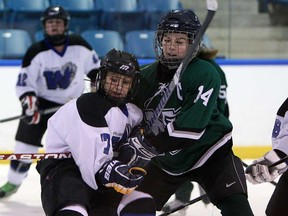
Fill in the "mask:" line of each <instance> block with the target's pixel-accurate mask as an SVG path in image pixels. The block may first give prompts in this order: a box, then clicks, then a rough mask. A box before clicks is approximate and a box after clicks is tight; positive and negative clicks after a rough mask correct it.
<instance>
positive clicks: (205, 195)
mask: <svg viewBox="0 0 288 216" xmlns="http://www.w3.org/2000/svg"><path fill="white" fill-rule="evenodd" d="M206 197H207V194H203V195H201V196H199V197H197V198H195V199H192V200H190V201H189V202H187V203H183V204H182V205H179V206H176V207H175V208H172V209H170V210H169V211H168V212H165V213H162V214H160V215H159V216H166V215H170V214H172V213H174V212H176V211H179V210H181V209H183V208H185V207H186V206H188V205H192V204H194V203H196V202H198V201H200V200H202V199H205V198H206Z"/></svg>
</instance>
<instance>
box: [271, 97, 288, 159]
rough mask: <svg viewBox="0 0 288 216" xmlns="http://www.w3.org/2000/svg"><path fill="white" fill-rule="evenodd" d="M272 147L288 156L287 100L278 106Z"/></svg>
mask: <svg viewBox="0 0 288 216" xmlns="http://www.w3.org/2000/svg"><path fill="white" fill-rule="evenodd" d="M272 147H273V149H278V150H280V151H282V152H284V153H285V154H287V155H288V98H287V99H286V100H285V101H284V103H283V104H282V105H281V106H280V108H279V109H278V112H277V115H276V119H275V124H274V128H273V132H272Z"/></svg>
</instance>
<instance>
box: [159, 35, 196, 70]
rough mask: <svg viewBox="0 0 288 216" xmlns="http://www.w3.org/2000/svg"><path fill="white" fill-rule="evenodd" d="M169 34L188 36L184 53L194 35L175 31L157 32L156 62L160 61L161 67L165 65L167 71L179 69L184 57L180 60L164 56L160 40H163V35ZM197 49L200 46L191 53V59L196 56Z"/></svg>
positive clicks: (192, 40)
mask: <svg viewBox="0 0 288 216" xmlns="http://www.w3.org/2000/svg"><path fill="white" fill-rule="evenodd" d="M171 33H180V34H186V35H188V39H189V45H188V48H187V50H186V53H187V51H188V49H190V47H191V45H192V43H193V42H194V40H195V35H194V34H191V33H189V32H184V31H175V30H158V31H157V32H156V33H155V36H154V52H155V56H156V59H157V60H158V61H160V62H161V63H162V64H163V65H165V66H166V67H167V68H168V69H170V70H173V69H177V68H178V67H179V65H180V64H181V62H182V60H183V59H184V57H182V58H167V57H165V56H164V51H163V46H162V40H163V37H164V34H165V35H167V34H171ZM199 48H200V44H198V46H197V48H196V50H195V52H194V53H193V58H194V57H195V56H196V55H197V53H198V51H199ZM178 55H179V54H178Z"/></svg>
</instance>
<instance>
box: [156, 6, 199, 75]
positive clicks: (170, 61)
mask: <svg viewBox="0 0 288 216" xmlns="http://www.w3.org/2000/svg"><path fill="white" fill-rule="evenodd" d="M200 28H201V24H200V21H199V18H198V17H197V16H196V14H195V13H194V12H193V11H191V10H172V11H170V12H168V13H167V14H166V15H165V16H164V17H163V18H162V20H161V21H160V23H159V24H158V25H157V31H156V32H155V37H154V51H155V54H156V58H157V60H159V61H160V62H161V63H162V64H163V65H165V66H166V67H168V68H169V69H176V68H177V67H178V66H179V65H180V63H181V61H182V60H183V58H167V57H165V56H164V53H163V45H162V41H163V36H165V35H166V34H169V33H181V34H187V36H188V39H189V44H190V45H191V44H192V43H194V40H195V37H196V35H197V33H198V32H199V29H200ZM199 45H200V43H199ZM198 50H199V46H198V48H197V49H196V51H195V53H194V54H193V55H195V56H196V54H197V52H198Z"/></svg>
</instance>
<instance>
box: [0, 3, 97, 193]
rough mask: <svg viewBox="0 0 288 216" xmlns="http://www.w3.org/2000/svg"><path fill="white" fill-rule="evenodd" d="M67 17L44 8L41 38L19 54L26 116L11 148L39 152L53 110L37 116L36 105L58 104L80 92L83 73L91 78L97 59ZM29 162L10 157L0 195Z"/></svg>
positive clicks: (16, 182) (20, 178)
mask: <svg viewBox="0 0 288 216" xmlns="http://www.w3.org/2000/svg"><path fill="white" fill-rule="evenodd" d="M69 20H70V16H69V14H68V13H67V11H66V10H65V9H64V8H62V7H59V6H50V7H48V8H47V9H46V10H45V11H44V13H43V15H42V17H41V23H42V26H43V29H44V39H43V40H42V41H39V42H36V43H34V44H32V46H31V47H30V48H29V49H28V50H27V52H26V54H25V56H24V58H23V61H22V66H21V69H20V73H19V75H18V80H17V84H16V93H17V96H18V97H19V99H20V101H21V105H22V110H23V111H22V112H23V115H25V116H26V118H24V119H22V120H20V122H19V126H18V129H17V132H16V137H15V140H16V144H15V147H14V153H37V152H38V149H39V147H42V144H41V140H42V137H43V134H44V133H45V131H46V128H47V120H48V118H49V117H50V116H51V115H52V113H50V114H47V115H44V114H43V115H40V113H39V110H48V109H50V108H55V107H59V106H61V105H63V104H65V103H66V102H68V101H69V100H71V99H73V98H77V97H79V96H80V95H81V94H82V93H83V90H84V85H85V81H84V79H85V77H86V76H88V77H89V78H90V79H94V80H95V77H96V73H97V71H98V68H99V66H100V60H99V58H98V56H97V54H96V52H95V51H94V50H93V49H92V48H91V46H90V45H89V44H88V43H87V42H86V41H85V40H84V39H83V38H82V37H81V36H79V35H68V25H69ZM27 25H29V23H27ZM11 49H13V48H12V47H11ZM31 163H32V161H31V160H22V161H21V160H15V161H11V164H10V169H9V171H8V182H7V183H5V184H4V185H3V186H2V187H0V198H4V197H8V196H10V195H11V194H13V193H15V192H16V191H17V189H18V188H19V186H20V185H21V183H22V182H23V180H24V179H25V177H26V176H27V174H28V171H29V168H30V165H31Z"/></svg>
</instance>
